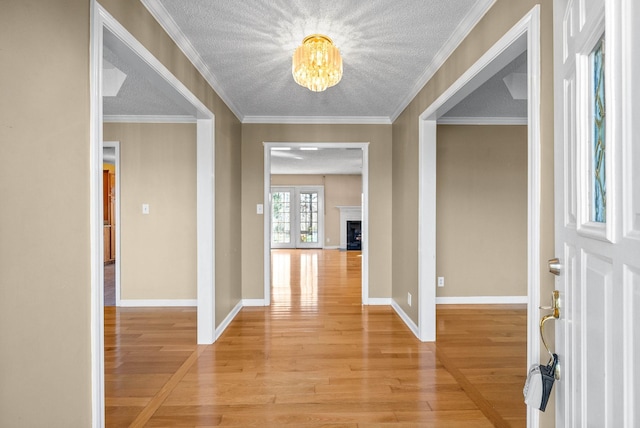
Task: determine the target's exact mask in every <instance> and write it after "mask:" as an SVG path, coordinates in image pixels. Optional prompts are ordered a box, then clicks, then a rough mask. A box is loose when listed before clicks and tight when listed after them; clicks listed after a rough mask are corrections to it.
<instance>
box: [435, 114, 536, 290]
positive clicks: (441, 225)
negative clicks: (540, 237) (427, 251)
mask: <svg viewBox="0 0 640 428" xmlns="http://www.w3.org/2000/svg"><path fill="white" fill-rule="evenodd" d="M437 136H438V142H437V179H436V183H437V184H436V195H437V196H436V207H437V208H436V218H437V221H436V225H437V230H436V239H437V244H436V247H437V248H436V260H437V262H436V270H437V276H443V277H444V278H445V286H444V287H443V288H438V289H437V296H438V297H467V296H526V295H527V127H526V126H452V125H441V126H438V129H437Z"/></svg>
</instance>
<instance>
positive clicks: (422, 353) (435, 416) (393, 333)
mask: <svg viewBox="0 0 640 428" xmlns="http://www.w3.org/2000/svg"><path fill="white" fill-rule="evenodd" d="M360 262H361V257H360V253H359V252H356V251H348V252H344V251H338V250H326V251H322V250H274V251H273V252H272V266H273V269H272V272H273V278H272V305H271V306H270V307H247V308H243V309H242V310H241V311H240V313H239V314H238V315H237V316H236V318H235V319H234V320H233V322H232V323H231V325H230V326H229V327H228V328H227V330H226V331H225V332H224V333H223V335H222V336H221V337H220V339H219V340H218V341H217V342H216V343H215V344H214V345H207V346H204V345H203V346H197V345H195V341H196V334H195V321H196V312H195V308H153V309H152V308H144V309H142V308H113V307H110V308H105V332H106V333H105V353H106V355H105V366H106V403H107V406H106V407H107V408H106V417H107V419H106V420H107V426H109V427H114V426H130V425H132V426H237V427H247V426H270V427H271V426H296V427H316V426H324V427H327V426H334V427H367V426H397V427H401V426H406V427H409V426H442V427H491V426H504V427H506V426H513V427H524V426H525V425H526V422H525V417H526V415H525V406H524V404H523V403H522V393H521V391H522V386H523V384H524V378H525V375H526V367H525V366H526V309H525V307H524V306H481V307H477V306H474V307H468V306H467V307H462V306H446V307H442V306H441V307H439V308H438V342H437V345H436V344H433V343H420V342H419V341H418V340H417V339H416V338H415V337H414V336H413V334H412V333H411V332H410V331H409V330H408V329H407V327H406V326H405V325H404V323H403V322H402V321H401V320H400V318H399V317H398V316H397V315H396V314H395V312H394V311H393V309H392V308H390V307H388V306H362V305H361V304H360V298H361V297H360V296H361V290H360Z"/></svg>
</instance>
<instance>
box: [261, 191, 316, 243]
mask: <svg viewBox="0 0 640 428" xmlns="http://www.w3.org/2000/svg"><path fill="white" fill-rule="evenodd" d="M271 210H272V212H271V248H322V242H323V237H324V188H323V187H321V186H312V187H296V186H294V187H275V186H274V187H272V188H271Z"/></svg>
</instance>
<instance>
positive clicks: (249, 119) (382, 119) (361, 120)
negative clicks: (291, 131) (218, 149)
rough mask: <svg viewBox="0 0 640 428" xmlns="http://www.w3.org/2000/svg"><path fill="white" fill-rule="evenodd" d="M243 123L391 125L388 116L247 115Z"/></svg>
mask: <svg viewBox="0 0 640 428" xmlns="http://www.w3.org/2000/svg"><path fill="white" fill-rule="evenodd" d="M242 123H275V124H290V125H318V124H320V125H391V123H392V122H391V119H390V118H389V117H387V116H245V117H244V119H243V120H242Z"/></svg>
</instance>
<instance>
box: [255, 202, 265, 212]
mask: <svg viewBox="0 0 640 428" xmlns="http://www.w3.org/2000/svg"><path fill="white" fill-rule="evenodd" d="M256 213H258V214H264V205H262V204H258V205H257V206H256Z"/></svg>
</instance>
